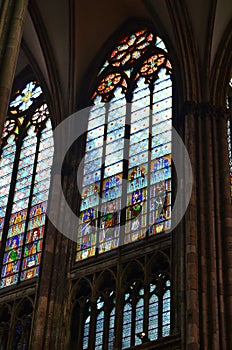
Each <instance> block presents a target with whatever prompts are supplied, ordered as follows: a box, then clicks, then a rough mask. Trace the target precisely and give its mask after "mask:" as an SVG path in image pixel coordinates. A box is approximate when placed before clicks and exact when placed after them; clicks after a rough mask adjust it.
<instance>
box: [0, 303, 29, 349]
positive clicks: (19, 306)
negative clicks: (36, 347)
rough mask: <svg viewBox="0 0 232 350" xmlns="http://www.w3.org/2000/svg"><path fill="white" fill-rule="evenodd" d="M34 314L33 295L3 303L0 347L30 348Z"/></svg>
mask: <svg viewBox="0 0 232 350" xmlns="http://www.w3.org/2000/svg"><path fill="white" fill-rule="evenodd" d="M32 315H33V297H31V296H28V297H25V298H23V299H21V300H20V299H18V300H14V301H11V302H8V303H6V304H2V305H1V308H0V348H1V349H2V350H6V349H12V350H18V349H24V350H27V349H28V348H29V343H30V332H31V325H32Z"/></svg>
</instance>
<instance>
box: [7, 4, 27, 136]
mask: <svg viewBox="0 0 232 350" xmlns="http://www.w3.org/2000/svg"><path fill="white" fill-rule="evenodd" d="M27 5H28V0H17V1H12V0H0V137H1V135H2V130H3V125H4V121H5V117H6V113H7V109H8V103H9V99H10V93H11V88H12V83H13V79H14V74H15V68H16V64H17V59H18V54H19V48H20V43H21V37H22V32H23V24H24V20H25V15H26V10H27Z"/></svg>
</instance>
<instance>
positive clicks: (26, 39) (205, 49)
mask: <svg viewBox="0 0 232 350" xmlns="http://www.w3.org/2000/svg"><path fill="white" fill-rule="evenodd" d="M133 17H134V18H140V19H143V20H144V21H145V22H146V21H147V22H149V23H152V24H153V25H154V28H155V30H156V31H157V32H158V34H159V35H160V36H161V37H162V38H163V39H164V41H165V43H166V45H167V47H168V48H169V51H170V52H172V53H173V56H174V57H175V59H176V60H177V61H178V64H179V65H181V64H182V58H181V55H182V56H183V52H184V51H183V48H184V49H185V46H186V48H187V46H188V42H186V43H184V42H183V43H182V41H183V39H182V37H181V34H182V33H184V32H185V33H186V38H188V40H187V41H191V45H192V47H193V48H194V49H193V54H194V55H195V57H196V60H197V62H198V65H199V69H200V71H201V70H202V71H207V72H208V74H209V75H210V70H211V68H212V66H213V65H214V63H215V58H216V56H217V53H218V50H219V48H220V46H221V45H222V44H223V40H225V37H226V33H229V32H231V30H232V28H231V24H232V2H231V0H205V1H202V0H181V1H172V0H117V1H115V2H112V1H107V0H99V1H95V0H89V1H86V0H76V1H75V0H70V1H67V0H49V1H47V0H34V1H31V3H30V4H29V9H28V13H27V18H26V21H25V27H24V33H23V41H22V48H21V52H20V56H19V60H18V65H17V71H16V74H18V73H19V72H20V71H21V70H22V69H23V68H24V67H25V66H26V65H27V64H28V63H30V64H31V65H32V66H33V67H34V69H35V71H36V72H37V74H39V76H40V77H41V79H42V80H43V81H44V82H45V83H46V85H47V88H48V90H49V91H50V93H51V94H55V95H56V97H58V90H59V93H60V95H61V98H63V102H64V104H68V100H69V98H70V96H69V95H70V91H71V90H72V91H77V92H78V89H80V88H81V82H82V80H83V77H84V76H85V74H86V73H87V72H88V70H89V67H90V66H91V64H92V63H93V62H94V60H95V58H96V57H97V55H98V54H99V53H101V52H103V51H104V43H106V42H107V40H108V39H109V37H110V36H111V35H112V34H113V33H114V32H115V31H116V30H117V29H118V28H119V27H120V26H121V25H122V24H123V23H125V22H126V21H127V20H129V19H131V18H133ZM181 45H182V50H180V46H181ZM54 81H56V83H54ZM74 85H75V88H74V90H73V87H74Z"/></svg>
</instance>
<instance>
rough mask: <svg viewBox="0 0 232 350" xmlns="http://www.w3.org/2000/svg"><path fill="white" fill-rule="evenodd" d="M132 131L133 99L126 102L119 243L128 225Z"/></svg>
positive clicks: (122, 240)
mask: <svg viewBox="0 0 232 350" xmlns="http://www.w3.org/2000/svg"><path fill="white" fill-rule="evenodd" d="M130 133H131V100H129V101H128V102H127V103H126V120H125V132H124V149H123V175H122V178H123V180H124V181H123V183H122V198H121V219H120V226H121V227H120V238H119V245H120V246H121V245H123V244H124V237H125V226H126V210H127V183H128V168H129V150H130Z"/></svg>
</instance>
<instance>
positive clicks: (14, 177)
mask: <svg viewBox="0 0 232 350" xmlns="http://www.w3.org/2000/svg"><path fill="white" fill-rule="evenodd" d="M52 157H53V135H52V126H51V121H50V119H49V111H48V107H47V105H46V103H45V100H44V95H43V92H42V90H41V87H40V86H39V84H38V83H37V82H36V81H30V82H28V83H27V84H26V85H25V86H23V88H22V89H21V90H18V91H17V92H16V95H15V96H14V97H13V98H12V100H11V102H10V105H9V113H8V117H7V120H6V122H5V126H4V132H3V137H2V143H1V153H0V178H1V183H0V238H1V255H0V257H1V258H0V259H1V260H0V271H1V276H0V277H1V280H0V288H4V287H7V286H11V285H14V284H17V283H19V282H22V281H25V280H29V279H32V278H34V277H36V276H38V273H39V265H40V261H41V254H42V246H43V236H44V228H45V216H46V208H47V199H48V191H49V184H50V169H51V164H52Z"/></svg>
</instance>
